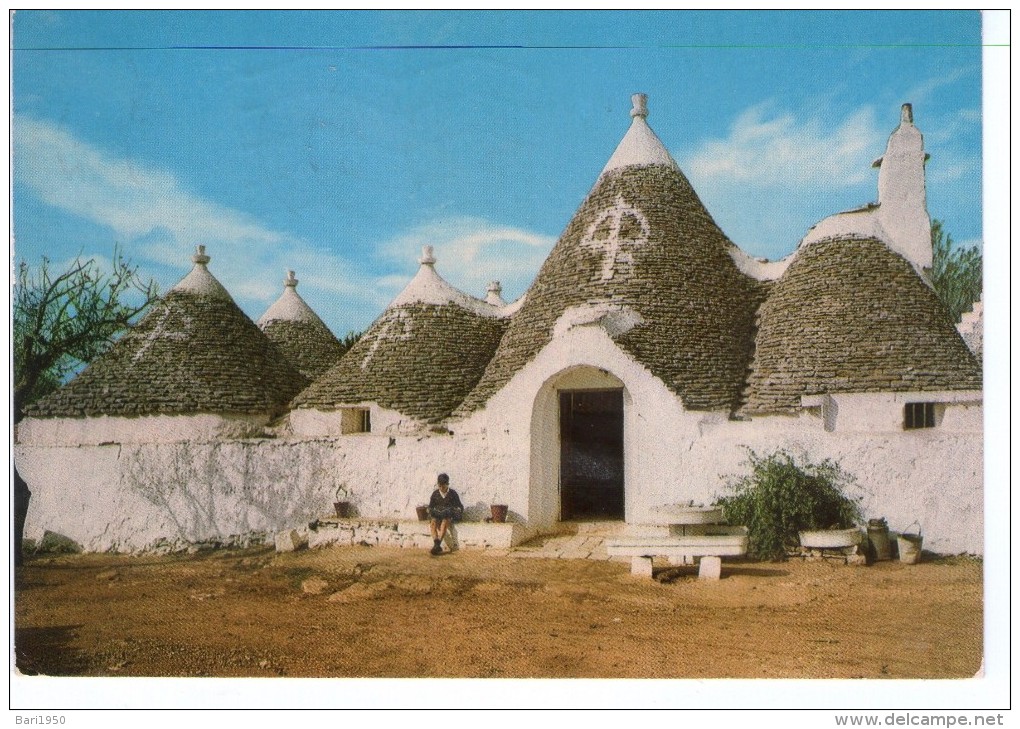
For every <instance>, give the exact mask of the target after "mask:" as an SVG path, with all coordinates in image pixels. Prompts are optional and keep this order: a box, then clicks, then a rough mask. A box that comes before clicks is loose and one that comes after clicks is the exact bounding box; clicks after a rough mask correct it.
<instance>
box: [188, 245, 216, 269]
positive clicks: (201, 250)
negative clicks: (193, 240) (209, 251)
mask: <svg viewBox="0 0 1020 729" xmlns="http://www.w3.org/2000/svg"><path fill="white" fill-rule="evenodd" d="M191 260H192V262H194V263H197V264H198V265H200V266H204V265H205V264H207V263H209V261H211V260H212V258H210V257H209V256H207V255H206V254H205V246H195V255H193V256H192V257H191Z"/></svg>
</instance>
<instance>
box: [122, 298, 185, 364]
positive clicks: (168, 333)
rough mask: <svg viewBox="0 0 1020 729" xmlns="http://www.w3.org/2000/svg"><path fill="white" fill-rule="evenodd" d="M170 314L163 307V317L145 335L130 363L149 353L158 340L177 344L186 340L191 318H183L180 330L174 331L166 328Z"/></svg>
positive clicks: (167, 307)
mask: <svg viewBox="0 0 1020 729" xmlns="http://www.w3.org/2000/svg"><path fill="white" fill-rule="evenodd" d="M171 314H172V312H171V311H170V307H169V306H165V307H163V316H161V317H160V319H159V321H157V322H156V326H154V327H153V328H152V330H151V331H150V332H149V333H148V334H146V335H145V341H144V342H143V343H142V346H141V347H139V348H138V351H137V352H135V353H134V355H133V356H132V357H131V361H132V362H137V361H138V360H140V359H141V358H142V357H144V356H145V353H146V352H148V351H149V348H150V347H152V345H153V344H154V343H155V342H156V340H158V339H170V340H174V341H177V342H183V341H184V340H186V339H187V338H188V332H189V331H190V330H191V317H187V316H186V317H184V321H183V325H182V326H181V329H180V330H175V329H170V328H169V327H167V322H168V321H169V319H170V315H171Z"/></svg>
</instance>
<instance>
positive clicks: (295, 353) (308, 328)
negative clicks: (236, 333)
mask: <svg viewBox="0 0 1020 729" xmlns="http://www.w3.org/2000/svg"><path fill="white" fill-rule="evenodd" d="M262 331H263V332H265V335H266V336H267V337H269V339H270V340H272V342H273V343H274V344H275V345H276V346H277V347H278V348H279V350H280V354H282V355H283V356H284V357H285V358H286V359H287V361H288V362H290V363H291V365H292V366H294V367H295V368H296V369H297V371H298V372H300V373H301V374H302V375H304V376H305V377H306V378H307V379H308V380H309V381H311V380H314V379H316V378H317V377H319V376H320V375H321V374H323V373H324V372H326V370H328V369H329V368H330V367H332V366H333V365H335V364H336V363H337V362H338V361H339V360H340V357H342V356H343V353H344V348H343V345H342V344H340V342H339V341H338V340H337V338H336V337H335V336H333V332H331V331H330V330H329V328H328V327H327V326H326V325H325V324H322V323H321V322H308V321H287V320H286V319H274V320H273V321H271V322H269V323H268V324H265V325H264V326H262Z"/></svg>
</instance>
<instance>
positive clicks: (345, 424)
mask: <svg viewBox="0 0 1020 729" xmlns="http://www.w3.org/2000/svg"><path fill="white" fill-rule="evenodd" d="M340 418H341V420H340V432H342V433H343V434H344V435H348V434H351V433H371V432H372V412H371V411H370V410H369V409H368V408H344V409H343V411H342V412H341V415H340Z"/></svg>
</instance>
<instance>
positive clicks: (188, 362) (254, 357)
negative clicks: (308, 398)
mask: <svg viewBox="0 0 1020 729" xmlns="http://www.w3.org/2000/svg"><path fill="white" fill-rule="evenodd" d="M204 260H205V261H208V258H207V257H205V259H204ZM196 281H197V282H198V283H197V284H196ZM214 284H215V285H214ZM307 384H308V380H306V379H305V378H304V377H302V376H301V374H299V373H298V372H297V371H296V370H295V369H294V368H293V367H292V366H291V365H290V364H288V363H287V361H286V360H285V359H284V358H283V357H282V356H281V354H280V352H279V350H278V349H277V348H276V345H274V344H273V343H272V342H271V341H270V340H269V339H268V338H267V337H266V336H265V335H264V334H263V333H262V332H261V331H260V330H259V328H258V327H257V326H256V325H255V323H254V322H253V321H251V319H249V318H248V317H247V316H245V314H244V313H243V312H242V311H241V310H240V309H239V308H238V307H237V305H236V304H235V303H234V302H233V300H232V299H231V298H230V296H229V294H227V293H226V291H225V290H223V288H222V286H220V285H219V283H218V282H216V281H215V279H214V278H213V277H212V275H211V274H209V273H208V271H207V270H205V266H204V261H203V262H198V265H197V266H196V268H195V270H193V271H192V273H191V274H189V275H188V276H187V277H186V278H185V279H184V280H183V281H182V282H181V284H178V286H176V287H174V288H173V289H171V290H170V291H169V292H168V293H167V295H166V296H165V297H164V298H163V299H162V300H161V301H159V302H158V303H157V304H156V305H155V306H153V307H152V309H151V310H150V311H149V313H148V314H146V316H145V317H144V318H143V319H142V320H141V321H140V322H139V323H138V324H137V325H136V326H135V327H133V328H132V329H131V330H130V331H128V332H127V333H126V334H125V335H124V337H123V338H121V339H120V340H119V341H118V342H117V343H116V344H115V345H114V346H113V347H112V348H111V349H110V351H109V352H107V353H106V354H105V355H103V356H102V357H100V358H99V359H97V360H96V361H95V362H93V363H92V364H91V365H89V367H87V368H86V369H85V370H84V371H83V372H82V373H81V374H80V375H79V376H78V377H77V378H75V379H74V380H72V381H71V382H70V383H68V384H67V385H66V386H65V387H63V388H61V389H60V390H58V391H57V392H55V393H53V394H51V395H49V396H48V397H46V398H43V399H42V400H40V401H39V402H38V403H36V404H35V405H34V407H33V408H32V409H30V411H29V413H28V414H29V415H31V416H34V417H85V416H99V415H117V416H128V415H156V414H166V415H177V414H194V413H223V414H270V415H273V414H277V413H279V412H282V411H283V410H284V409H285V407H286V404H287V403H288V402H289V401H290V399H291V398H293V397H294V395H296V394H297V393H298V392H300V391H301V389H302V388H303V387H305V386H306V385H307Z"/></svg>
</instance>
